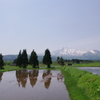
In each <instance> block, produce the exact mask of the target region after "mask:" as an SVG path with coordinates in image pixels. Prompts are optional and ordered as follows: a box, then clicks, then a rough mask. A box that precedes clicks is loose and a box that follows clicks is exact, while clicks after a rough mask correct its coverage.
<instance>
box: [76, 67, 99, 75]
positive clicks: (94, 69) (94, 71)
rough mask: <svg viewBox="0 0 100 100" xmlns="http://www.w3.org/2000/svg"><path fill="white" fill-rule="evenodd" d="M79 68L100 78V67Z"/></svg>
mask: <svg viewBox="0 0 100 100" xmlns="http://www.w3.org/2000/svg"><path fill="white" fill-rule="evenodd" d="M77 68H79V69H82V70H86V71H89V72H92V73H93V74H97V75H99V76H100V67H77Z"/></svg>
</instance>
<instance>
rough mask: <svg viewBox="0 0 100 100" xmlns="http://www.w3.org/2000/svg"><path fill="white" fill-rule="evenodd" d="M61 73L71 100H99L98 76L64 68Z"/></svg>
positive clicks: (99, 81)
mask: <svg viewBox="0 0 100 100" xmlns="http://www.w3.org/2000/svg"><path fill="white" fill-rule="evenodd" d="M62 73H63V74H64V78H65V85H66V87H67V89H68V92H69V96H70V99H71V100H99V98H100V76H98V75H93V74H92V73H90V72H87V71H84V70H80V69H77V68H73V67H64V68H63V69H62Z"/></svg>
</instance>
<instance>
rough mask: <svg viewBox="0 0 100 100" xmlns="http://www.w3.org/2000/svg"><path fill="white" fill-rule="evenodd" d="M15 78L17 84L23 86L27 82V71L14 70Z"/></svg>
mask: <svg viewBox="0 0 100 100" xmlns="http://www.w3.org/2000/svg"><path fill="white" fill-rule="evenodd" d="M16 78H17V82H18V85H19V86H20V84H21V85H22V87H24V88H25V87H26V83H27V78H28V71H27V70H25V69H24V70H18V71H16Z"/></svg>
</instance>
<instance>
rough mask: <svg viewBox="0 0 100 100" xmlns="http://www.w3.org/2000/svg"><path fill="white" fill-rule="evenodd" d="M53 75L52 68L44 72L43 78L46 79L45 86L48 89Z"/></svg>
mask: <svg viewBox="0 0 100 100" xmlns="http://www.w3.org/2000/svg"><path fill="white" fill-rule="evenodd" d="M51 77H52V73H51V71H50V70H45V71H44V72H43V75H42V78H43V80H44V86H45V88H46V89H48V88H49V86H50V83H51Z"/></svg>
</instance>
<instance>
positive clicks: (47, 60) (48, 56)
mask: <svg viewBox="0 0 100 100" xmlns="http://www.w3.org/2000/svg"><path fill="white" fill-rule="evenodd" d="M42 61H43V64H46V65H47V67H48V68H50V65H51V64H52V58H51V54H50V51H49V50H48V49H46V50H45V55H44V57H43V60H42Z"/></svg>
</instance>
